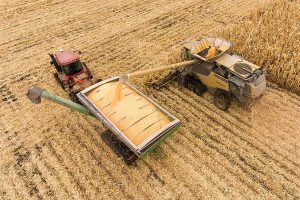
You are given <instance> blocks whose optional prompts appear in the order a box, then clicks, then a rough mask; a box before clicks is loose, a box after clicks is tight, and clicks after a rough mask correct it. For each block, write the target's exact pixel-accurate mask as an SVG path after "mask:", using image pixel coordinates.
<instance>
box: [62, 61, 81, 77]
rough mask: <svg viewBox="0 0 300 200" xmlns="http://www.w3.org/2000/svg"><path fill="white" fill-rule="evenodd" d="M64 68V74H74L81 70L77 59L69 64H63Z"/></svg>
mask: <svg viewBox="0 0 300 200" xmlns="http://www.w3.org/2000/svg"><path fill="white" fill-rule="evenodd" d="M64 70H65V73H66V75H71V74H75V73H77V72H79V71H81V70H82V64H81V62H80V61H79V60H77V61H75V62H73V63H71V64H68V65H65V66H64Z"/></svg>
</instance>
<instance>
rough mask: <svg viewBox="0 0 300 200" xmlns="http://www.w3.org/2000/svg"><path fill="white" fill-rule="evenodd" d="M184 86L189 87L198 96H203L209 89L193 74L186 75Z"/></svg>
mask: <svg viewBox="0 0 300 200" xmlns="http://www.w3.org/2000/svg"><path fill="white" fill-rule="evenodd" d="M183 86H184V87H186V88H188V89H189V90H191V91H192V92H194V93H195V94H197V95H198V96H202V95H203V94H204V92H205V91H206V89H207V88H206V87H205V85H204V84H203V83H202V82H201V81H200V80H198V79H197V78H195V77H194V76H192V75H185V77H184V81H183Z"/></svg>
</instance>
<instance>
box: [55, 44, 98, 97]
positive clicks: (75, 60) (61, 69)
mask: <svg viewBox="0 0 300 200" xmlns="http://www.w3.org/2000/svg"><path fill="white" fill-rule="evenodd" d="M49 56H50V58H51V64H53V65H54V67H55V69H56V73H54V77H55V78H56V79H57V81H58V82H59V83H60V85H61V86H62V88H63V89H66V88H68V90H70V91H71V92H72V93H74V94H76V93H77V92H78V91H81V90H82V89H85V88H86V87H88V86H90V85H92V84H93V83H94V82H93V80H92V78H93V76H92V74H91V72H90V70H89V68H88V67H87V66H86V64H85V63H84V62H81V61H80V57H79V54H77V53H75V52H73V51H65V50H61V51H59V52H57V53H55V54H49Z"/></svg>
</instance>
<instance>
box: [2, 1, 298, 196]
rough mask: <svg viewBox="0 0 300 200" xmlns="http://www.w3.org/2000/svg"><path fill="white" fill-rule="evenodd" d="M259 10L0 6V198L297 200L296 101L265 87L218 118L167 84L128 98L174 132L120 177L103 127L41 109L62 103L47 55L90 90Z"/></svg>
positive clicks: (118, 4)
mask: <svg viewBox="0 0 300 200" xmlns="http://www.w3.org/2000/svg"><path fill="white" fill-rule="evenodd" d="M264 3H266V1H263V0H260V1H258V0H225V1H218V0H207V1H195V0H186V1H181V0H139V1H138V0H126V1H124V0H122V1H121V0H114V1H104V0H90V1H80V0H33V1H29V0H10V1H8V0H2V1H1V2H0V7H1V11H0V13H1V18H0V29H1V31H0V60H1V62H0V69H1V73H0V95H1V97H0V119H1V120H0V178H1V180H0V199H71V198H75V199H99V198H102V199H224V198H228V199H232V198H240V199H258V198H260V199H262V198H265V199H299V198H300V195H299V190H300V183H299V178H300V172H299V169H300V159H299V143H300V139H299V134H300V131H299V129H300V123H299V119H300V96H297V95H295V94H293V93H290V92H287V91H286V90H284V89H279V88H278V87H277V86H276V85H273V84H270V83H269V84H268V86H269V87H268V89H267V92H266V93H265V95H264V96H263V98H262V99H260V101H258V102H256V103H255V105H254V106H253V107H251V108H243V107H241V106H240V105H238V104H237V103H233V105H232V106H231V107H230V109H229V111H228V112H222V111H220V110H218V109H216V107H215V106H214V105H213V100H212V97H211V95H210V94H205V95H204V97H198V96H196V95H195V94H194V93H192V92H190V91H188V90H186V89H184V88H182V87H181V86H178V85H177V84H176V83H172V84H171V85H169V86H167V87H166V88H164V89H162V90H161V91H160V92H158V91H155V90H153V89H151V88H149V87H147V86H146V85H145V83H146V82H147V81H149V78H150V77H149V76H148V77H145V78H142V79H136V80H134V82H135V83H136V85H137V87H138V88H139V89H141V90H142V91H143V92H144V93H146V94H147V95H149V96H150V97H151V98H152V99H153V100H155V101H156V102H157V103H159V104H160V105H161V106H162V107H164V108H165V109H167V110H168V111H169V112H171V113H172V114H174V115H175V116H176V117H178V118H179V119H180V120H181V121H182V124H183V126H182V128H181V129H180V130H179V131H178V132H176V133H175V134H174V135H173V136H172V137H171V138H169V139H168V140H167V142H166V143H165V144H163V145H162V146H161V147H160V149H159V150H158V151H157V152H155V153H153V154H151V155H150V156H148V157H146V158H145V159H143V160H138V161H137V162H136V164H135V165H133V166H127V165H125V164H124V162H123V161H122V160H121V159H120V158H118V157H117V156H116V155H115V154H114V153H113V150H111V149H110V148H109V147H108V146H107V145H105V142H104V141H103V140H101V134H102V133H103V132H105V131H106V128H105V127H103V126H102V124H101V123H100V122H98V121H96V120H95V119H92V118H88V117H85V116H82V115H81V114H79V113H76V112H74V111H70V110H68V109H65V108H63V107H61V106H58V105H55V104H53V103H51V102H47V101H43V102H42V104H40V105H33V104H31V103H30V102H29V101H28V100H27V98H26V96H25V94H26V92H27V90H28V88H29V87H31V86H33V85H38V86H40V87H42V88H45V89H47V90H49V91H52V92H55V93H57V94H59V95H62V96H64V97H68V96H67V94H66V93H65V92H64V91H63V90H62V89H61V88H60V87H59V85H58V84H57V83H56V82H55V79H54V77H53V73H54V68H53V66H51V65H50V63H49V61H50V60H49V57H48V55H47V54H48V53H49V52H55V51H57V50H59V49H61V48H64V49H73V50H81V51H82V52H83V54H82V60H84V61H85V62H86V63H87V64H88V66H89V67H90V69H91V71H92V72H93V73H94V76H95V77H99V78H102V79H105V78H108V77H112V76H115V75H118V74H119V73H123V72H126V71H135V70H138V69H146V68H150V67H154V66H157V65H159V64H161V63H164V64H165V63H166V62H169V60H168V59H169V58H170V56H171V52H174V51H177V49H179V47H180V43H181V42H182V41H184V40H187V39H189V38H191V39H197V38H201V37H203V36H207V35H214V33H216V32H218V31H220V30H222V29H224V28H226V27H227V26H231V25H232V24H239V23H241V22H242V21H243V19H244V18H245V17H246V16H247V15H249V14H250V12H251V11H252V10H253V9H256V8H257V7H259V6H260V5H262V4H264Z"/></svg>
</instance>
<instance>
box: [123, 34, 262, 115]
mask: <svg viewBox="0 0 300 200" xmlns="http://www.w3.org/2000/svg"><path fill="white" fill-rule="evenodd" d="M230 47H231V43H230V42H228V41H225V40H222V39H220V38H204V39H202V40H199V41H189V42H186V43H185V44H184V45H183V49H182V53H181V57H182V61H183V62H181V63H176V64H173V65H168V66H163V67H157V68H153V69H149V70H145V71H140V72H133V73H130V74H123V75H121V76H120V77H121V81H122V82H124V81H126V80H127V79H128V78H130V77H135V76H141V75H145V74H149V73H154V72H159V71H164V70H170V69H172V71H171V72H170V73H169V74H168V75H167V76H166V77H165V78H163V79H161V80H160V81H158V82H157V83H155V84H154V86H155V88H156V89H158V90H159V89H160V88H161V87H163V86H164V85H166V84H168V83H169V82H171V81H173V80H177V81H178V82H179V83H181V84H182V85H183V86H184V87H187V88H188V89H190V90H191V91H193V92H194V93H196V94H197V95H202V94H203V93H204V92H205V91H206V90H208V91H209V92H211V93H212V94H213V95H214V103H215V105H216V106H217V107H218V108H219V109H221V110H224V111H226V110H227V109H228V107H229V105H230V101H231V99H232V98H236V99H237V100H238V101H239V102H241V103H243V104H247V105H249V104H251V103H252V102H253V101H254V100H255V99H257V98H259V97H260V96H261V95H262V94H263V92H264V91H265V89H266V79H265V73H264V72H263V70H262V68H261V67H259V66H256V65H254V64H252V63H250V62H248V61H246V60H244V59H243V58H241V57H240V56H237V55H230V54H228V53H226V52H227V51H228V50H229V49H230Z"/></svg>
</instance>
